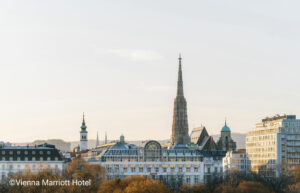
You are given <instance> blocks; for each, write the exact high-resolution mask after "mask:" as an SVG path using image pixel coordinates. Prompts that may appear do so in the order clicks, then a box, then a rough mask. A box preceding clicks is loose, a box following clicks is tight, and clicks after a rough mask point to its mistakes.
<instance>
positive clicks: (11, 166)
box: [0, 164, 58, 170]
mask: <svg viewBox="0 0 300 193" xmlns="http://www.w3.org/2000/svg"><path fill="white" fill-rule="evenodd" d="M47 167H48V168H52V167H51V165H47ZM0 168H2V170H5V169H8V170H13V169H14V165H13V164H10V165H7V166H5V165H4V164H3V165H2V167H0ZM16 168H17V169H21V165H20V164H18V165H16ZM25 168H29V169H31V168H32V169H36V168H43V166H41V165H35V164H32V166H31V168H30V165H29V164H26V165H25ZM54 168H56V169H57V168H58V165H57V164H55V165H54Z"/></svg>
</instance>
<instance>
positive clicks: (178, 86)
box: [177, 53, 183, 96]
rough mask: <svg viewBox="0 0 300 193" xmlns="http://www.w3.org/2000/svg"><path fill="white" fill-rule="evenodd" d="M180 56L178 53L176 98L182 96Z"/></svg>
mask: <svg viewBox="0 0 300 193" xmlns="http://www.w3.org/2000/svg"><path fill="white" fill-rule="evenodd" d="M181 60H182V58H181V54H180V53H179V58H178V62H179V67H178V81H177V96H183V81H182V67H181Z"/></svg>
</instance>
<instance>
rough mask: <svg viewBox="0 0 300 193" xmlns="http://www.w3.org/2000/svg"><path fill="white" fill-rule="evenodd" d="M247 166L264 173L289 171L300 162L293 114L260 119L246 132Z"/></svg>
mask: <svg viewBox="0 0 300 193" xmlns="http://www.w3.org/2000/svg"><path fill="white" fill-rule="evenodd" d="M246 150H247V153H248V155H249V159H250V161H251V170H252V171H255V172H258V173H260V174H262V175H265V176H269V177H272V176H279V175H280V174H281V173H286V174H289V173H290V172H292V171H293V169H294V168H295V167H296V166H298V165H300V119H296V116H295V115H284V116H279V115H277V116H274V117H271V118H266V119H263V120H262V122H260V123H257V124H256V126H255V128H254V129H253V130H251V131H249V132H248V133H247V137H246Z"/></svg>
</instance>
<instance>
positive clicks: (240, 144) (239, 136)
mask: <svg viewBox="0 0 300 193" xmlns="http://www.w3.org/2000/svg"><path fill="white" fill-rule="evenodd" d="M231 136H232V138H233V140H234V141H235V142H236V143H237V149H245V148H246V144H245V141H246V134H243V133H231ZM212 137H213V138H214V140H215V142H217V141H218V140H219V138H220V134H217V135H212ZM109 141H110V140H109ZM146 141H148V140H136V141H127V142H128V143H131V144H135V145H137V146H141V145H143V144H144V143H145V142H146ZM157 141H158V142H159V143H161V144H166V143H168V142H169V141H170V140H169V139H164V140H157ZM99 142H100V144H104V141H102V140H100V141H99ZM42 143H49V144H53V145H55V146H56V147H57V148H58V149H60V150H61V151H72V150H73V148H74V147H76V146H78V145H79V141H70V142H66V141H64V140H61V139H48V140H35V141H34V142H30V143H14V145H27V144H28V145H39V144H42ZM88 145H89V148H94V147H95V146H96V140H95V139H89V143H88Z"/></svg>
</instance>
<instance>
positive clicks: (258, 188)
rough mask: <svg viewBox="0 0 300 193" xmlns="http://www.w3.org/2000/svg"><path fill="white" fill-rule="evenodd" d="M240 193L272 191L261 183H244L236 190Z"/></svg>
mask: <svg viewBox="0 0 300 193" xmlns="http://www.w3.org/2000/svg"><path fill="white" fill-rule="evenodd" d="M236 192H240V193H271V191H270V190H269V189H268V188H267V187H266V186H264V185H263V184H262V183H259V182H252V181H243V182H241V183H240V184H239V185H238V187H237V188H236Z"/></svg>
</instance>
